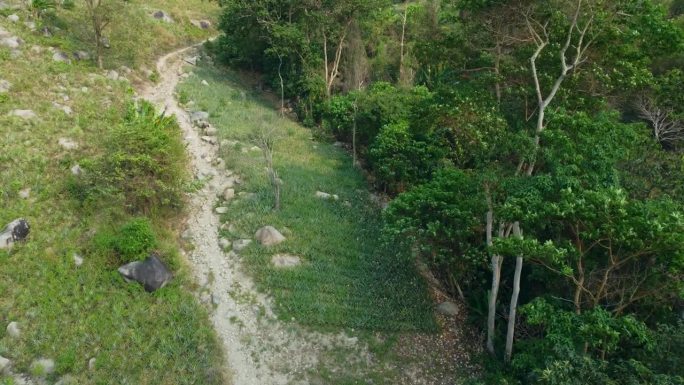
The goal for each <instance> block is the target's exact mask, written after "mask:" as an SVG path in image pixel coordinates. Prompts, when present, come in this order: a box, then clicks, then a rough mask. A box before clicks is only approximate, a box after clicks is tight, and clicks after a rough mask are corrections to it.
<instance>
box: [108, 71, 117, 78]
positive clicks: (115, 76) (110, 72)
mask: <svg viewBox="0 0 684 385" xmlns="http://www.w3.org/2000/svg"><path fill="white" fill-rule="evenodd" d="M107 79H110V80H119V73H118V72H116V71H114V70H110V71H109V72H107Z"/></svg>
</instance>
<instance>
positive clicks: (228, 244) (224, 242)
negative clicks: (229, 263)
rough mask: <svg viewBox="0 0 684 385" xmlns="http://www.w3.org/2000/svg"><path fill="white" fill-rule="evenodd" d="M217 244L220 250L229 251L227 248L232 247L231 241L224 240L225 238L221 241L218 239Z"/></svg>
mask: <svg viewBox="0 0 684 385" xmlns="http://www.w3.org/2000/svg"><path fill="white" fill-rule="evenodd" d="M218 243H219V247H220V248H221V249H222V250H226V249H229V248H230V247H231V246H232V245H233V243H232V242H231V241H229V240H228V239H226V238H221V239H219V242H218Z"/></svg>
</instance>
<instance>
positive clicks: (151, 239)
mask: <svg viewBox="0 0 684 385" xmlns="http://www.w3.org/2000/svg"><path fill="white" fill-rule="evenodd" d="M110 242H111V243H110V247H111V249H112V250H113V251H115V252H116V253H117V256H118V257H119V259H120V261H121V262H123V263H126V262H131V261H136V260H139V259H143V258H145V257H146V256H147V253H148V252H149V251H150V250H152V249H153V248H155V247H156V246H157V239H156V237H155V235H154V231H153V230H152V225H151V224H150V221H149V220H147V219H146V218H135V219H133V220H131V221H129V222H127V223H125V224H124V225H123V226H121V228H120V229H119V231H118V232H117V233H116V234H115V235H114V236H113V237H112V238H111V240H110Z"/></svg>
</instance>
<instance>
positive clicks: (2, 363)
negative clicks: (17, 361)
mask: <svg viewBox="0 0 684 385" xmlns="http://www.w3.org/2000/svg"><path fill="white" fill-rule="evenodd" d="M9 365H10V360H8V359H7V358H5V357H3V356H0V374H2V373H5V370H7V369H9Z"/></svg>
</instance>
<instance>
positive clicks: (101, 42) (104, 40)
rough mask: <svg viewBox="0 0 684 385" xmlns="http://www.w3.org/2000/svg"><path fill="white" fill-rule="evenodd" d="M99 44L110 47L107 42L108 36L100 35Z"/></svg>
mask: <svg viewBox="0 0 684 385" xmlns="http://www.w3.org/2000/svg"><path fill="white" fill-rule="evenodd" d="M100 44H102V47H104V48H107V49H109V48H112V44H111V43H110V42H109V38H108V37H105V36H102V38H100Z"/></svg>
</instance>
